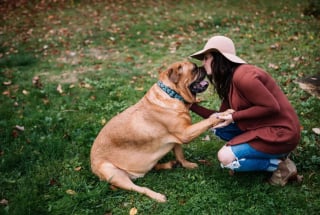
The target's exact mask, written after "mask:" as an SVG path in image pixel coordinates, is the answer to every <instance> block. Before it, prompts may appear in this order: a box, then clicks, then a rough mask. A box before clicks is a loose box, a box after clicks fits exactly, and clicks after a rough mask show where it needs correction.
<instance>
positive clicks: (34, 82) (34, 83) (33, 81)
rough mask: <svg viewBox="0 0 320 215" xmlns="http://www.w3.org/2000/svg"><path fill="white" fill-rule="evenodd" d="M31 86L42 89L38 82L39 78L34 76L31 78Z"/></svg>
mask: <svg viewBox="0 0 320 215" xmlns="http://www.w3.org/2000/svg"><path fill="white" fill-rule="evenodd" d="M32 84H33V86H34V87H36V88H42V83H41V81H40V77H39V76H34V77H33V78H32Z"/></svg>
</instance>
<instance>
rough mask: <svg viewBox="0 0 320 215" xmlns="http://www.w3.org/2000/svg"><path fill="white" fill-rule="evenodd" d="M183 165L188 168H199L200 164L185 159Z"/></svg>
mask: <svg viewBox="0 0 320 215" xmlns="http://www.w3.org/2000/svg"><path fill="white" fill-rule="evenodd" d="M181 165H182V166H183V167H184V168H186V169H195V168H198V164H196V163H192V162H189V161H184V162H183V163H181Z"/></svg>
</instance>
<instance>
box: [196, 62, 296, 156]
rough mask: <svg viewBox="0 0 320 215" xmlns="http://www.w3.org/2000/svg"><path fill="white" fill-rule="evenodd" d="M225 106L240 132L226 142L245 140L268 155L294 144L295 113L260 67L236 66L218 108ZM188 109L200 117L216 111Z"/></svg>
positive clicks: (197, 108) (289, 149) (233, 143)
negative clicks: (230, 110)
mask: <svg viewBox="0 0 320 215" xmlns="http://www.w3.org/2000/svg"><path fill="white" fill-rule="evenodd" d="M229 108H232V109H234V110H235V111H236V112H235V113H233V115H232V117H233V120H234V121H235V122H236V123H237V125H238V126H239V128H240V129H241V130H242V131H244V133H243V134H241V135H238V136H236V137H234V138H233V139H231V140H230V141H229V142H228V143H227V145H237V144H241V143H249V144H250V145H251V146H252V147H253V148H255V149H257V150H259V151H262V152H265V153H271V154H281V153H287V152H290V151H292V150H293V149H294V148H295V147H296V146H297V145H298V143H299V141H300V123H299V119H298V116H297V114H296V112H295V110H294V109H293V107H292V106H291V104H290V102H289V101H288V99H287V97H286V96H285V94H284V93H283V92H282V90H281V89H280V87H279V86H278V85H277V84H276V82H275V81H274V80H273V78H272V77H271V76H270V75H269V74H268V73H266V72H265V71H263V70H262V69H260V68H257V67H255V66H253V65H248V64H243V65H241V66H239V67H238V68H237V69H236V71H235V73H234V75H233V80H232V83H231V88H230V92H229V96H228V100H226V99H225V100H223V101H222V104H221V107H220V110H219V111H220V112H222V111H224V110H226V109H229ZM191 110H192V111H193V112H195V113H197V114H199V115H200V116H202V117H204V118H207V117H209V116H210V115H211V114H212V113H214V112H216V111H213V110H209V109H206V108H204V107H201V106H199V105H197V104H194V105H192V107H191Z"/></svg>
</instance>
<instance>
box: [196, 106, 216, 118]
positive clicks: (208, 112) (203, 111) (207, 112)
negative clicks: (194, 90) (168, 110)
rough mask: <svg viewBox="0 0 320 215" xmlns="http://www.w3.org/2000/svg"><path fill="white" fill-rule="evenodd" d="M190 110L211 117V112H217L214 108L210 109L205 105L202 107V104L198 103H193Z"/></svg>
mask: <svg viewBox="0 0 320 215" xmlns="http://www.w3.org/2000/svg"><path fill="white" fill-rule="evenodd" d="M190 110H191V111H192V112H194V113H196V114H198V115H199V116H201V117H203V118H209V116H210V115H211V114H213V113H215V112H216V111H214V110H210V109H207V108H205V107H202V106H200V105H198V104H197V103H194V104H192V105H191V107H190Z"/></svg>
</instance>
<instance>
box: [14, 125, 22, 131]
mask: <svg viewBox="0 0 320 215" xmlns="http://www.w3.org/2000/svg"><path fill="white" fill-rule="evenodd" d="M15 128H16V129H17V130H19V131H24V126H20V125H16V127H15Z"/></svg>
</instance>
